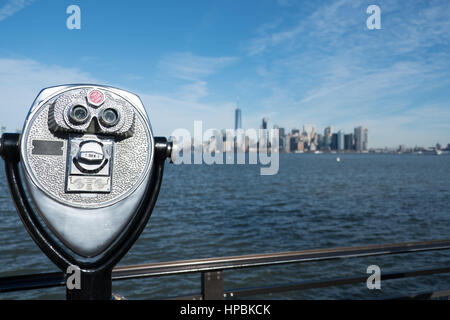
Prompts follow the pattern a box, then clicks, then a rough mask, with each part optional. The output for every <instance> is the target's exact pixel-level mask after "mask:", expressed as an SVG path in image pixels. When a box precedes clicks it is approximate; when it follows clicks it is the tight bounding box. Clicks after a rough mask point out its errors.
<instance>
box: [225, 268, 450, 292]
mask: <svg viewBox="0 0 450 320" xmlns="http://www.w3.org/2000/svg"><path fill="white" fill-rule="evenodd" d="M449 272H450V267H445V268H435V269H425V270H414V271H406V272H391V273H388V274H381V277H380V279H381V281H383V280H384V281H386V280H393V279H402V278H411V277H419V276H426V275H432V274H440V273H449ZM366 281H367V275H366V276H362V277H354V278H342V279H330V280H318V281H312V282H300V283H292V284H285V285H277V286H266V287H259V288H239V289H234V290H225V292H224V298H234V297H243V296H254V295H259V294H269V293H279V292H286V291H297V290H298V291H300V290H307V289H318V288H326V287H337V286H342V285H348V284H357V283H364V282H366Z"/></svg>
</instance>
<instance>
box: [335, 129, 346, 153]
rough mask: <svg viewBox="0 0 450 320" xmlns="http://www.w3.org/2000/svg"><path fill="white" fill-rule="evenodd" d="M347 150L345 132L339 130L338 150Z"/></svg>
mask: <svg viewBox="0 0 450 320" xmlns="http://www.w3.org/2000/svg"><path fill="white" fill-rule="evenodd" d="M344 148H345V141H344V132H343V131H342V130H339V131H338V133H337V150H339V151H342V150H344Z"/></svg>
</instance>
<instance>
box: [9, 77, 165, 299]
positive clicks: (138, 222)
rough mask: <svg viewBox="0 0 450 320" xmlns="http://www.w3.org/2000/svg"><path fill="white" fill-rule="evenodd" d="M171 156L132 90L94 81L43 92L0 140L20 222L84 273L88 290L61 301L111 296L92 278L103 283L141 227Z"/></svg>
mask: <svg viewBox="0 0 450 320" xmlns="http://www.w3.org/2000/svg"><path fill="white" fill-rule="evenodd" d="M170 152H171V144H170V143H169V142H168V141H167V139H166V138H161V137H154V136H153V133H152V129H151V125H150V120H149V117H148V115H147V112H146V110H145V108H144V106H143V104H142V102H141V100H140V99H139V97H138V96H136V95H135V94H133V93H130V92H128V91H125V90H120V89H117V88H112V87H107V86H99V85H64V86H57V87H51V88H47V89H44V90H42V91H41V92H40V94H39V95H38V97H37V98H36V99H35V101H34V103H33V105H32V106H31V109H30V111H29V114H28V116H27V119H26V121H25V124H24V127H23V132H22V134H21V135H20V136H19V135H16V134H4V135H3V136H2V140H1V143H0V154H1V155H2V157H3V158H4V159H5V166H6V175H7V178H8V182H9V187H10V189H11V194H12V196H13V200H14V202H15V204H16V207H17V210H18V212H19V215H20V216H21V219H22V221H23V223H24V224H25V227H26V228H27V230H28V232H29V233H30V234H31V236H32V238H33V239H34V240H35V241H36V243H37V244H38V245H39V247H40V248H41V249H42V250H43V251H44V252H45V253H46V254H47V256H48V257H49V258H50V259H51V260H52V261H53V262H54V263H55V264H57V265H58V266H59V267H60V268H61V269H63V270H66V268H67V267H68V266H71V265H75V266H77V267H79V268H80V269H81V270H82V271H83V274H84V280H85V281H84V282H85V285H86V288H85V289H84V290H83V288H82V290H80V291H79V292H69V291H68V293H67V296H68V298H80V299H86V298H94V299H95V298H99V299H108V298H109V297H110V296H111V292H110V286H111V285H110V284H109V285H107V284H106V285H105V284H103V282H102V283H100V282H99V280H98V279H107V281H106V282H108V281H109V282H110V275H111V270H112V267H113V266H114V265H115V264H116V263H117V262H118V261H119V260H120V258H121V257H122V256H123V255H124V254H125V253H126V252H127V251H128V249H129V248H130V247H131V245H132V244H133V243H134V241H135V240H136V239H137V238H138V236H139V235H140V233H141V232H142V230H143V228H144V227H145V225H146V223H147V220H148V219H149V217H150V215H151V212H152V210H153V207H154V205H155V203H156V199H157V196H158V192H159V188H160V184H161V180H162V174H163V168H164V161H165V159H166V158H167V157H169V156H170ZM22 180H23V181H24V182H25V184H24V185H22ZM29 199H31V202H30V201H29ZM99 275H100V276H99ZM95 279H96V280H95ZM105 286H106V287H105ZM108 288H109V289H108ZM75 291H76V290H75Z"/></svg>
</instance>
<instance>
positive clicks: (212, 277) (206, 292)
mask: <svg viewBox="0 0 450 320" xmlns="http://www.w3.org/2000/svg"><path fill="white" fill-rule="evenodd" d="M202 296H203V300H223V271H222V270H219V271H212V272H202Z"/></svg>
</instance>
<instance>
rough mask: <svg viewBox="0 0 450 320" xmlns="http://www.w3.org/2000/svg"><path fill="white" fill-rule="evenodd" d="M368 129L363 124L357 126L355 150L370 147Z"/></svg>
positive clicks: (364, 149)
mask: <svg viewBox="0 0 450 320" xmlns="http://www.w3.org/2000/svg"><path fill="white" fill-rule="evenodd" d="M368 132H369V131H368V130H367V128H364V127H362V126H359V127H356V128H355V150H356V151H367V150H368V149H369V141H368Z"/></svg>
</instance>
